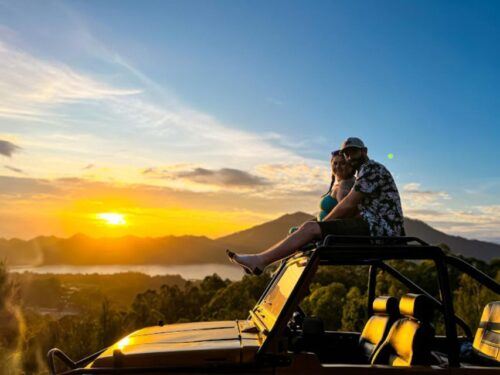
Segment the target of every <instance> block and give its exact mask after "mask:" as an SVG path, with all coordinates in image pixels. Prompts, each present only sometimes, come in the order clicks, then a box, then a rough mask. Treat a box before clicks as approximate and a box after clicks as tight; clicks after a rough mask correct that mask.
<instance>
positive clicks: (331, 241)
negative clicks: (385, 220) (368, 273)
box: [322, 234, 430, 246]
mask: <svg viewBox="0 0 500 375" xmlns="http://www.w3.org/2000/svg"><path fill="white" fill-rule="evenodd" d="M409 242H417V243H418V244H419V245H421V246H430V245H429V244H428V243H427V242H425V241H423V240H421V239H420V238H418V237H407V236H347V235H336V234H329V235H328V236H326V237H325V239H324V241H323V243H322V245H323V246H335V245H337V244H339V245H345V244H346V243H350V244H354V243H358V244H359V243H362V244H374V245H375V244H376V245H408V243H409Z"/></svg>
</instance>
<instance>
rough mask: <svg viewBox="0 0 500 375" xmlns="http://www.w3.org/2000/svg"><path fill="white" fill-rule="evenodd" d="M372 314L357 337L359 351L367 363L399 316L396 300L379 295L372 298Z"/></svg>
mask: <svg viewBox="0 0 500 375" xmlns="http://www.w3.org/2000/svg"><path fill="white" fill-rule="evenodd" d="M372 306H373V316H372V317H370V319H368V321H367V322H366V324H365V327H364V328H363V332H361V336H360V338H359V347H360V349H361V353H362V355H363V356H364V358H365V359H366V361H367V362H368V363H370V361H371V360H372V357H373V354H374V353H375V351H376V350H377V349H378V347H379V346H380V344H381V343H382V341H383V340H384V339H385V337H386V336H387V332H389V329H390V328H391V325H392V323H394V322H395V321H396V320H397V319H398V317H399V308H398V300H397V299H396V298H394V297H390V296H381V297H378V298H375V299H374V300H373V304H372Z"/></svg>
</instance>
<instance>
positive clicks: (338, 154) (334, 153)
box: [322, 150, 342, 197]
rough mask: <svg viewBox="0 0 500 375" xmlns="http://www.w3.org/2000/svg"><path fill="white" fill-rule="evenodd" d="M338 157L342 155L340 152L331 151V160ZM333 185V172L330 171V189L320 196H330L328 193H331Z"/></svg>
mask: <svg viewBox="0 0 500 375" xmlns="http://www.w3.org/2000/svg"><path fill="white" fill-rule="evenodd" d="M340 155H342V154H341V153H340V150H335V151H333V152H332V159H333V158H334V157H336V156H340ZM334 184H335V173H333V171H332V180H331V181H330V187H329V188H328V191H327V192H326V193H325V194H323V195H322V196H323V197H324V196H325V195H328V194H330V193H331V192H332V189H333V185H334Z"/></svg>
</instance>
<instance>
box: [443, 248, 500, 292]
mask: <svg viewBox="0 0 500 375" xmlns="http://www.w3.org/2000/svg"><path fill="white" fill-rule="evenodd" d="M444 261H445V262H446V263H447V264H449V265H451V266H453V267H455V268H458V269H459V270H460V271H462V272H464V273H466V274H467V275H469V276H471V277H472V278H474V279H475V280H476V281H478V282H479V283H480V284H481V285H484V286H485V287H487V288H488V289H490V290H491V291H492V292H494V293H496V294H500V284H498V283H497V282H496V281H495V280H493V279H492V278H491V277H489V276H488V275H487V274H485V273H484V272H482V271H480V270H478V269H477V268H475V267H473V266H471V265H470V264H469V263H467V262H466V261H464V260H462V259H460V258H457V257H454V256H451V255H447V256H446V257H445V258H444Z"/></svg>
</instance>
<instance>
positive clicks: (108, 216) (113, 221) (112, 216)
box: [97, 212, 127, 225]
mask: <svg viewBox="0 0 500 375" xmlns="http://www.w3.org/2000/svg"><path fill="white" fill-rule="evenodd" d="M97 217H98V218H99V219H100V220H103V221H104V222H105V223H106V224H108V225H125V224H127V222H126V221H125V217H124V216H123V215H122V214H117V213H112V212H104V213H100V214H97Z"/></svg>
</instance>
